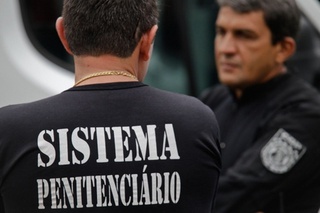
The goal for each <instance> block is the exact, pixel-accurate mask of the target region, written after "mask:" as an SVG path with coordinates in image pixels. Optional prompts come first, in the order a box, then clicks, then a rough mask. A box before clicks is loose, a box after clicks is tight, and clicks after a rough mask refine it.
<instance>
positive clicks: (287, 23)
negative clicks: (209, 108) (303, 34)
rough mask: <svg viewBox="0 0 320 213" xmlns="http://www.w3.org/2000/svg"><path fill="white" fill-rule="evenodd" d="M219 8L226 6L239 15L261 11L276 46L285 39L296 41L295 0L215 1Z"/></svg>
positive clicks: (297, 17) (297, 15) (297, 12)
mask: <svg viewBox="0 0 320 213" xmlns="http://www.w3.org/2000/svg"><path fill="white" fill-rule="evenodd" d="M217 2H218V4H219V6H220V7H224V6H228V7H231V8H232V9H233V10H234V11H236V12H239V13H248V12H252V11H262V12H263V14H264V20H265V22H266V25H267V26H268V27H269V29H270V31H271V34H272V43H273V44H276V43H278V42H280V41H282V40H283V39H284V38H285V37H292V38H294V39H296V36H297V34H298V32H299V26H300V11H299V9H298V7H297V5H296V2H295V0H271V1H264V0H217Z"/></svg>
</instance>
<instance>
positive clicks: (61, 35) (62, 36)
mask: <svg viewBox="0 0 320 213" xmlns="http://www.w3.org/2000/svg"><path fill="white" fill-rule="evenodd" d="M56 30H57V33H58V36H59V39H60V41H61V43H62V45H63V46H64V48H65V49H66V51H67V52H68V53H69V54H70V55H73V54H72V52H71V50H70V47H69V44H68V42H67V39H66V34H65V32H64V25H63V18H62V17H59V18H58V19H57V21H56Z"/></svg>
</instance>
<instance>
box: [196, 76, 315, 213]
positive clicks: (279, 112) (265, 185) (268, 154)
mask: <svg viewBox="0 0 320 213" xmlns="http://www.w3.org/2000/svg"><path fill="white" fill-rule="evenodd" d="M202 100H203V101H204V102H205V103H206V104H208V105H209V106H210V107H211V108H212V109H213V111H214V112H215V113H216V116H217V120H218V123H219V125H220V130H221V148H222V172H221V177H220V181H219V190H218V194H217V200H216V204H217V205H216V210H217V212H218V213H234V212H237V213H253V212H258V211H261V212H264V213H318V210H319V206H320V161H319V156H320V131H319V127H320V97H319V93H318V91H316V90H315V89H313V88H311V87H310V86H309V85H308V84H306V83H305V82H303V81H302V80H301V79H298V78H296V77H295V76H293V75H292V74H285V75H281V76H278V77H277V78H275V79H273V80H271V81H269V82H267V83H265V84H261V85H255V86H252V87H249V88H247V89H246V90H245V91H244V93H243V96H242V97H241V99H237V98H235V96H234V95H233V93H232V91H230V90H229V88H227V87H226V86H223V85H219V86H217V87H216V88H214V89H213V90H210V91H209V92H207V93H206V95H204V97H202Z"/></svg>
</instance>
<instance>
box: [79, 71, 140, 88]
mask: <svg viewBox="0 0 320 213" xmlns="http://www.w3.org/2000/svg"><path fill="white" fill-rule="evenodd" d="M107 75H122V76H126V77H129V78H132V79H135V80H138V79H137V77H136V76H134V75H132V74H131V73H129V72H127V71H111V70H110V71H104V72H96V73H92V74H90V75H87V76H85V77H83V78H81V79H80V80H79V81H77V82H76V83H75V84H74V86H77V85H79V84H80V83H82V82H83V81H86V80H88V79H90V78H95V77H99V76H107Z"/></svg>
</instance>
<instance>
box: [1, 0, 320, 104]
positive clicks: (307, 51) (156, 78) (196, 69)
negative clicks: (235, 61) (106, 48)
mask: <svg viewBox="0 0 320 213" xmlns="http://www.w3.org/2000/svg"><path fill="white" fill-rule="evenodd" d="M297 2H298V5H299V7H300V9H301V11H302V14H303V17H302V19H301V33H300V34H299V37H298V51H297V53H296V54H295V55H294V57H292V59H291V60H290V61H289V63H288V66H290V67H291V68H292V69H294V71H295V72H297V74H298V75H300V76H301V77H302V78H304V79H306V80H307V81H309V82H311V83H312V84H313V85H314V86H316V87H317V88H320V33H319V32H320V2H319V0H297ZM159 3H160V9H161V16H160V23H159V31H158V34H157V38H156V41H155V47H154V53H153V57H152V60H151V63H150V69H149V72H148V75H147V78H146V79H145V83H147V84H149V85H152V86H154V87H157V88H161V89H164V90H168V91H173V92H177V93H183V94H188V95H192V96H196V97H197V96H199V95H200V93H201V92H202V91H203V90H204V89H206V88H208V87H211V86H213V85H215V84H217V83H218V80H217V76H216V69H215V62H214V56H213V48H214V46H213V40H214V35H215V32H214V30H215V24H214V23H215V19H216V16H217V12H218V10H219V8H218V6H217V4H216V2H215V1H214V0H160V1H159ZM61 9H62V0H45V1H44V0H1V2H0V65H1V68H0V106H3V105H8V104H14V103H20V102H26V101H33V100H37V99H40V98H43V97H47V96H50V95H53V94H56V93H59V92H61V91H63V90H65V89H68V88H69V87H72V85H73V62H72V58H71V57H70V56H69V55H68V54H67V53H66V52H65V50H64V49H63V47H62V45H61V44H60V41H59V39H58V37H57V34H56V31H55V21H56V19H57V17H59V16H60V14H61Z"/></svg>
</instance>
